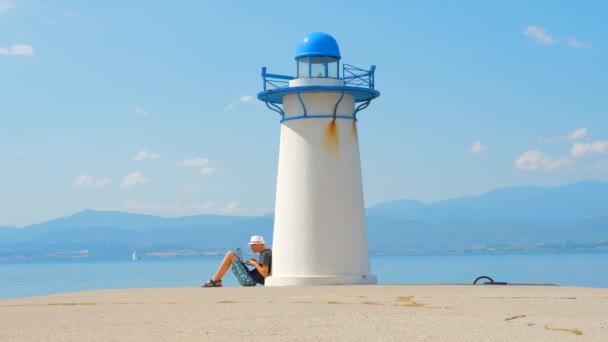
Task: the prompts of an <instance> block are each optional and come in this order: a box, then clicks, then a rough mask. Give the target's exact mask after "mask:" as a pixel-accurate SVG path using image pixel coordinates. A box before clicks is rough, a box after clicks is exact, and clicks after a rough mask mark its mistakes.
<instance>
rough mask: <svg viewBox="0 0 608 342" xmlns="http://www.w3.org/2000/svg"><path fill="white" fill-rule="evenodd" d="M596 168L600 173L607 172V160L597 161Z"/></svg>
mask: <svg viewBox="0 0 608 342" xmlns="http://www.w3.org/2000/svg"><path fill="white" fill-rule="evenodd" d="M597 168H598V170H601V171H608V159H602V160H600V161H598V162H597Z"/></svg>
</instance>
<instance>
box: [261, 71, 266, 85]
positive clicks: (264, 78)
mask: <svg viewBox="0 0 608 342" xmlns="http://www.w3.org/2000/svg"><path fill="white" fill-rule="evenodd" d="M262 82H264V90H266V67H262Z"/></svg>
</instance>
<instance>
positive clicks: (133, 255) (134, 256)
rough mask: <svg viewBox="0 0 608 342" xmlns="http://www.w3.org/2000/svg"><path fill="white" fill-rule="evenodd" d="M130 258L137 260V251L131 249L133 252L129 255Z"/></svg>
mask: <svg viewBox="0 0 608 342" xmlns="http://www.w3.org/2000/svg"><path fill="white" fill-rule="evenodd" d="M131 260H139V257H138V256H137V251H136V250H133V254H132V255H131Z"/></svg>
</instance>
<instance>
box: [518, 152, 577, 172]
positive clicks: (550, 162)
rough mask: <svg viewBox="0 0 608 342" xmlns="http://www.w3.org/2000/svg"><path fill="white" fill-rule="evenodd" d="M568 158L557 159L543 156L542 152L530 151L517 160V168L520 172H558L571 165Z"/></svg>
mask: <svg viewBox="0 0 608 342" xmlns="http://www.w3.org/2000/svg"><path fill="white" fill-rule="evenodd" d="M570 163H571V162H570V160H568V159H567V158H564V157H562V158H560V159H555V158H553V157H551V156H548V155H545V154H542V153H541V152H540V151H537V150H534V151H528V152H526V153H524V154H522V155H521V156H519V157H518V158H517V159H516V160H515V168H517V169H519V170H530V171H536V170H556V169H559V168H561V167H566V166H569V165H570Z"/></svg>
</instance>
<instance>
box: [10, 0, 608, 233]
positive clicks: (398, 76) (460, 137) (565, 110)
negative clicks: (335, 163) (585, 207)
mask: <svg viewBox="0 0 608 342" xmlns="http://www.w3.org/2000/svg"><path fill="white" fill-rule="evenodd" d="M260 4H262V5H260ZM606 13H608V5H606V4H605V2H602V1H585V2H565V1H561V2H560V1H535V2H533V4H531V3H530V2H529V1H492V2H490V1H449V2H446V1H441V2H439V1H437V2H435V1H407V2H403V3H397V4H396V3H395V2H394V1H375V2H369V1H335V2H326V1H315V0H311V1H306V2H280V3H272V4H271V3H259V2H255V1H231V2H218V1H214V2H210V1H209V2H207V1H187V0H182V1H172V2H170V1H75V0H74V1H42V0H0V226H24V225H28V224H33V223H37V222H41V221H45V220H49V219H53V218H57V217H61V216H66V215H70V214H72V213H75V212H77V211H80V210H83V209H96V210H120V211H128V212H139V213H148V214H156V215H161V216H182V215H193V214H210V213H219V214H237V215H260V214H264V213H268V212H271V211H272V210H273V208H274V196H275V181H276V172H277V157H278V150H279V132H280V131H279V127H280V126H279V117H278V115H277V114H276V113H274V112H271V111H270V110H268V109H267V108H266V107H265V106H264V105H263V104H262V103H260V102H259V101H257V100H255V95H256V94H257V93H258V92H259V91H260V90H261V89H262V80H261V76H260V70H261V67H262V66H267V67H268V71H269V72H271V73H278V74H287V75H294V74H295V71H296V64H295V61H294V59H293V56H294V54H295V48H296V46H297V43H298V42H299V41H300V40H301V39H302V38H303V37H304V36H305V35H306V34H307V33H309V32H312V31H323V32H327V33H329V34H331V35H332V36H334V37H335V38H336V40H337V41H338V43H339V45H340V49H341V53H342V62H345V63H348V64H354V65H356V66H359V67H363V68H368V67H369V66H370V65H372V64H375V65H376V66H377V71H376V87H377V89H378V90H379V91H380V92H381V96H380V98H378V99H377V100H375V101H374V102H373V103H372V104H371V106H370V107H369V108H368V109H366V110H365V111H363V112H362V113H360V114H359V115H358V117H359V125H358V127H359V138H360V148H361V161H362V171H363V183H364V192H365V201H366V206H373V205H374V204H377V203H379V202H383V201H388V200H395V199H415V200H420V201H424V202H433V201H438V200H443V199H449V198H454V197H459V196H470V195H477V194H480V193H483V192H486V191H489V190H492V189H496V188H501V187H510V186H520V185H536V186H556V185H562V184H567V183H572V182H576V181H580V180H587V179H593V180H600V181H608V96H606V94H607V93H608V82H607V81H606V80H607V79H608V62H607V61H608V55H607V53H606V47H607V46H608V40H607V37H608V25H606V24H605V14H606Z"/></svg>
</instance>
